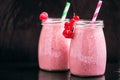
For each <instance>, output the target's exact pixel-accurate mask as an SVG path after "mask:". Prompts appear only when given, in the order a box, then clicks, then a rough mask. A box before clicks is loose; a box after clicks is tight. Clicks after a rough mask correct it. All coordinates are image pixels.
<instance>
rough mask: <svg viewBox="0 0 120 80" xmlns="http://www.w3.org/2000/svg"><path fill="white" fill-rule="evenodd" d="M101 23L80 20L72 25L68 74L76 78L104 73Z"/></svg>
mask: <svg viewBox="0 0 120 80" xmlns="http://www.w3.org/2000/svg"><path fill="white" fill-rule="evenodd" d="M103 27H104V25H103V21H101V20H99V21H95V22H94V23H90V21H88V20H80V21H78V22H76V23H75V24H74V37H73V39H71V44H70V72H71V74H73V75H77V76H99V75H103V74H104V73H105V67H106V42H105V37H104V33H103Z"/></svg>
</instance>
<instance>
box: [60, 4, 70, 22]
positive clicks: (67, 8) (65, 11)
mask: <svg viewBox="0 0 120 80" xmlns="http://www.w3.org/2000/svg"><path fill="white" fill-rule="evenodd" d="M69 7H70V2H66V5H65V9H64V11H63V13H62V18H61V20H65V18H66V16H67V13H68V10H69Z"/></svg>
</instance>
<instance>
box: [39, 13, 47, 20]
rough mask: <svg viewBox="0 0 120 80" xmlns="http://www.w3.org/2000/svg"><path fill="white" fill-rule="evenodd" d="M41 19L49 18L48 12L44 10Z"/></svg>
mask: <svg viewBox="0 0 120 80" xmlns="http://www.w3.org/2000/svg"><path fill="white" fill-rule="evenodd" d="M39 19H40V20H47V19H48V13H47V12H42V13H41V14H40V16H39Z"/></svg>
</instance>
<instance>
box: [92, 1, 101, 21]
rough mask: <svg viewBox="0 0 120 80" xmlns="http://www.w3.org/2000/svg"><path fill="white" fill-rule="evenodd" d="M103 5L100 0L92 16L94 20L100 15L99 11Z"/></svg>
mask: <svg viewBox="0 0 120 80" xmlns="http://www.w3.org/2000/svg"><path fill="white" fill-rule="evenodd" d="M101 5H102V0H99V1H98V4H97V6H96V10H95V12H94V15H93V18H92V22H94V21H96V18H97V16H98V13H99V11H100V8H101Z"/></svg>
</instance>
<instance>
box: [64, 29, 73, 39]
mask: <svg viewBox="0 0 120 80" xmlns="http://www.w3.org/2000/svg"><path fill="white" fill-rule="evenodd" d="M63 35H64V37H65V38H73V32H72V31H71V30H64V31H63Z"/></svg>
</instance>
